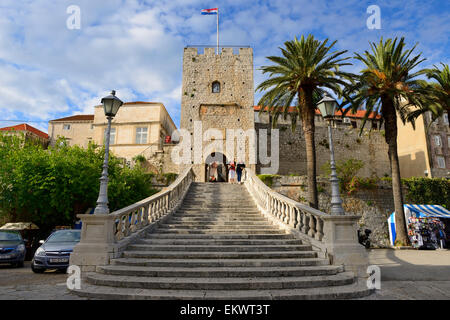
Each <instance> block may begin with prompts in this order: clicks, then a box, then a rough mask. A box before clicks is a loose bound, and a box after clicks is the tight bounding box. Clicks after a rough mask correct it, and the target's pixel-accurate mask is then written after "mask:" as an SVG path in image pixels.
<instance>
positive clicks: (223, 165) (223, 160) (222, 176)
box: [205, 152, 228, 182]
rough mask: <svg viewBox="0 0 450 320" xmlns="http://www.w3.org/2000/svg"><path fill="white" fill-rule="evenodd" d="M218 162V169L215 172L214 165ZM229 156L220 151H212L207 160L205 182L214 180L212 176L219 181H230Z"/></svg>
mask: <svg viewBox="0 0 450 320" xmlns="http://www.w3.org/2000/svg"><path fill="white" fill-rule="evenodd" d="M214 162H215V163H216V164H217V170H216V172H215V173H214V172H213V168H212V165H213V163H214ZM227 162H228V161H227V157H226V156H225V155H224V154H223V153H220V152H213V153H211V154H210V155H209V156H208V157H207V158H206V160H205V182H212V179H211V177H212V176H214V178H215V181H217V182H227V181H228V170H227Z"/></svg>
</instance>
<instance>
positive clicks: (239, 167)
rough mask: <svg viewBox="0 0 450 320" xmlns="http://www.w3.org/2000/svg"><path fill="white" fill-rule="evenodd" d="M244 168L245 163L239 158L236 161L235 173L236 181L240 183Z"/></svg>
mask: <svg viewBox="0 0 450 320" xmlns="http://www.w3.org/2000/svg"><path fill="white" fill-rule="evenodd" d="M244 168H245V163H244V161H242V159H241V160H239V161H238V164H237V166H236V173H237V181H238V183H241V180H242V173H243V172H244Z"/></svg>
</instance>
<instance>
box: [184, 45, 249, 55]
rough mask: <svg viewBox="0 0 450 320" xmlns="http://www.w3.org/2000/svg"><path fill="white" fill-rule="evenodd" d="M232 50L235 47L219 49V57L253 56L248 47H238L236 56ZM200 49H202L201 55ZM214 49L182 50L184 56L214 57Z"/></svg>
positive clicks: (196, 48) (189, 48) (188, 48)
mask: <svg viewBox="0 0 450 320" xmlns="http://www.w3.org/2000/svg"><path fill="white" fill-rule="evenodd" d="M234 48H237V47H219V50H220V56H233V55H234V56H241V55H245V56H248V55H253V49H252V48H250V47H239V51H238V53H237V54H235V53H234ZM200 49H203V53H201V51H200ZM216 50H217V48H216V47H186V48H184V55H185V56H186V55H188V56H192V57H195V56H214V55H216Z"/></svg>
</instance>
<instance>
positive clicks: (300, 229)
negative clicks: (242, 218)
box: [244, 169, 368, 277]
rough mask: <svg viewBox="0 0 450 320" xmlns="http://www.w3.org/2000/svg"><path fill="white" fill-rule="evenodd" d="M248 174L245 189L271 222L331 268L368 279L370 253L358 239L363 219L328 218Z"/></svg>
mask: <svg viewBox="0 0 450 320" xmlns="http://www.w3.org/2000/svg"><path fill="white" fill-rule="evenodd" d="M245 171H246V174H245V177H246V178H245V181H244V185H245V186H246V187H247V190H248V191H249V193H250V194H251V195H252V197H253V199H254V201H255V202H256V205H257V206H258V208H259V210H260V211H261V212H262V213H263V214H264V215H265V216H266V217H267V218H268V219H269V220H271V221H272V222H273V223H274V224H277V225H278V226H280V227H281V228H283V229H285V230H286V231H287V232H289V233H291V234H293V235H294V236H296V237H297V238H300V239H302V240H305V241H306V242H309V243H311V245H312V246H313V248H315V249H316V250H318V251H319V253H320V256H321V257H323V258H328V259H329V260H330V263H331V264H335V265H344V267H345V268H346V269H347V270H351V271H354V272H355V274H357V275H358V276H359V277H366V276H367V274H366V270H367V265H368V256H367V252H366V249H365V248H364V247H363V246H362V245H360V244H359V243H358V237H357V222H358V220H359V219H360V218H361V216H358V215H343V216H342V215H339V216H335V215H329V214H326V213H324V212H321V211H319V210H316V209H314V208H311V207H309V206H306V205H303V204H301V203H299V202H297V201H294V200H292V199H290V198H288V197H285V196H283V195H281V194H279V193H277V192H275V191H273V190H272V189H270V188H269V187H268V186H266V185H265V184H264V183H263V182H262V181H261V180H260V179H259V178H258V177H257V176H256V174H255V173H254V172H253V171H252V170H249V169H245Z"/></svg>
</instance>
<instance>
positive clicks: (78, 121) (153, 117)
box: [49, 101, 176, 164]
mask: <svg viewBox="0 0 450 320" xmlns="http://www.w3.org/2000/svg"><path fill="white" fill-rule="evenodd" d="M106 127H107V120H106V117H105V114H104V111H103V106H101V105H99V106H95V107H94V114H93V115H75V116H71V117H66V118H61V119H55V120H51V121H50V122H49V133H50V141H51V144H52V145H54V144H55V142H56V141H57V139H58V138H59V137H63V138H65V139H66V141H67V142H68V143H69V145H79V146H81V147H87V146H88V145H89V143H90V142H93V143H95V144H97V145H103V144H104V142H105V130H106ZM175 130H176V126H175V124H174V122H173V120H172V118H171V117H170V115H169V114H168V112H167V110H166V108H165V107H164V105H163V104H162V103H159V102H140V101H139V102H127V103H124V104H123V105H122V107H121V108H120V109H119V112H118V113H117V115H116V116H115V117H114V119H113V120H112V125H111V136H110V150H111V153H112V154H114V155H115V156H117V157H119V158H123V159H124V160H126V161H127V163H129V164H131V163H132V160H133V158H134V157H136V156H138V155H142V156H144V157H145V158H146V159H147V160H149V159H151V158H152V157H154V155H155V153H159V152H163V145H164V140H165V137H166V136H171V135H172V133H173V131H175Z"/></svg>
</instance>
